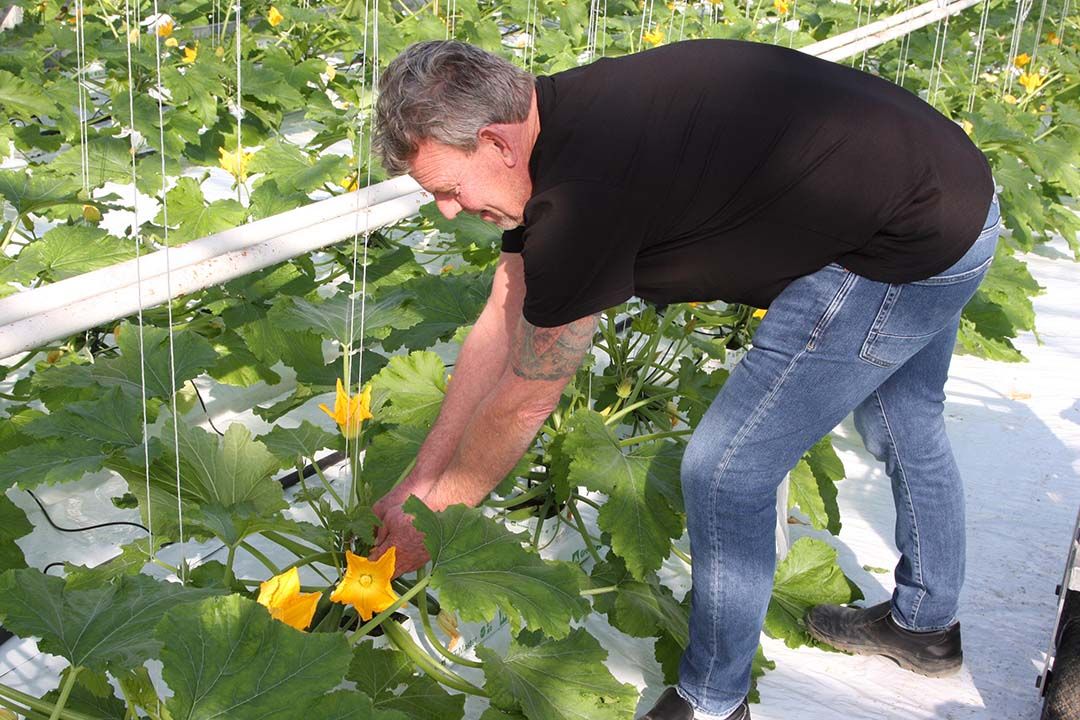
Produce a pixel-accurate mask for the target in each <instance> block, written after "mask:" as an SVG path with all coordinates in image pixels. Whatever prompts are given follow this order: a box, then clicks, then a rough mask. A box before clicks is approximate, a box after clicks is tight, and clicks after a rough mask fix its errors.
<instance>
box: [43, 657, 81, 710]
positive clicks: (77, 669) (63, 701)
mask: <svg viewBox="0 0 1080 720" xmlns="http://www.w3.org/2000/svg"><path fill="white" fill-rule="evenodd" d="M81 672H82V665H74V666H72V667H71V668H70V669H69V670H68V674H67V679H66V680H65V681H64V687H63V688H61V689H60V697H59V699H57V701H56V705H54V706H53V711H52V714H51V715H49V720H60V714H61V713H62V712H64V706H65V705H67V701H68V696H69V695H71V689H72V688H73V687H75V681H76V680H77V679H78V677H79V673H81Z"/></svg>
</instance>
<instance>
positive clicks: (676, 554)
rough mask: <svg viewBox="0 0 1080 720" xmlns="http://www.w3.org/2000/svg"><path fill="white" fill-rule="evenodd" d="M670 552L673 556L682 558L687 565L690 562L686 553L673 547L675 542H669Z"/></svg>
mask: <svg viewBox="0 0 1080 720" xmlns="http://www.w3.org/2000/svg"><path fill="white" fill-rule="evenodd" d="M671 552H672V553H674V555H675V557H677V558H679V559H680V560H682V561H683V562H684V563H686V564H687V565H689V564H690V556H689V555H687V554H686V553H684V552H683V551H682V550H680V549H679V548H677V547H675V543H672V544H671Z"/></svg>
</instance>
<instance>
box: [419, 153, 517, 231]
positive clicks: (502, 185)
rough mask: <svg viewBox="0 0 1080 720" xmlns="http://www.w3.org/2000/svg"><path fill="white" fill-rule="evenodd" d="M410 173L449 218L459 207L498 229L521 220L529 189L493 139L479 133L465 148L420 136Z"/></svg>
mask: <svg viewBox="0 0 1080 720" xmlns="http://www.w3.org/2000/svg"><path fill="white" fill-rule="evenodd" d="M409 174H410V175H411V176H412V177H413V179H414V180H416V182H418V183H420V186H421V187H423V188H424V189H425V190H427V191H428V192H429V193H431V194H432V195H434V196H435V206H436V207H438V208H439V212H441V213H442V214H443V215H444V216H445V217H446V218H447V219H448V220H452V219H454V217H455V216H456V215H457V214H458V213H459V212H462V211H464V212H467V213H469V214H470V215H476V216H477V217H479V218H480V219H481V220H484V221H486V222H489V223H493V224H495V225H497V226H499V227H500V228H502V229H503V230H511V229H513V228H516V227H517V226H518V225H521V224H522V223H523V222H524V219H523V215H524V212H525V202H526V201H527V200H528V199H529V196H528V191H527V190H523V189H522V188H521V178H520V173H519V172H515V171H514V169H513V168H510V167H507V165H506V163H505V162H504V156H503V154H502V153H501V152H500V148H499V147H498V146H497V144H496V143H492V142H490V141H485V140H483V139H481V141H480V144H479V146H478V147H477V149H476V151H475V152H472V153H466V152H465V151H463V150H459V149H458V148H454V147H450V146H448V145H443V144H442V143H438V142H434V141H432V140H423V141H421V142H420V143H419V145H418V148H417V152H416V156H415V157H414V158H413V161H412V170H411V172H410V173H409ZM526 175H527V171H526Z"/></svg>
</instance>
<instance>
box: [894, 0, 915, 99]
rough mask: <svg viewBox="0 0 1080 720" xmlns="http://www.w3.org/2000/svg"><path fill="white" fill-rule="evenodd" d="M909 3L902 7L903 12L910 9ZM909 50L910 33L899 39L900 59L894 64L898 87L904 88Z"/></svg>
mask: <svg viewBox="0 0 1080 720" xmlns="http://www.w3.org/2000/svg"><path fill="white" fill-rule="evenodd" d="M911 1H912V0H907V3H906V4H905V5H904V10H908V9H909V8H910V7H911ZM910 50H911V33H910V32H906V33H904V36H903V37H902V38H900V57H899V59H898V60H897V63H896V80H895V82H896V84H897V85H899V86H900V87H903V86H904V80H905V79H907V66H908V52H909V51H910Z"/></svg>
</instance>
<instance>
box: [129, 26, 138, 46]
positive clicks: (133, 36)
mask: <svg viewBox="0 0 1080 720" xmlns="http://www.w3.org/2000/svg"><path fill="white" fill-rule="evenodd" d="M138 41H139V28H132V29H131V30H130V31H129V32H128V43H129V44H134V43H137V42H138Z"/></svg>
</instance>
